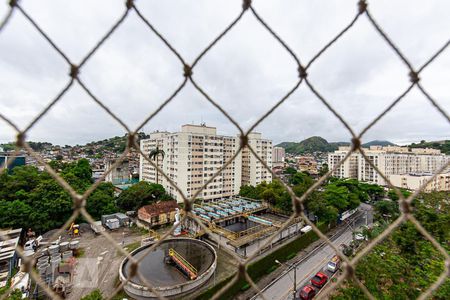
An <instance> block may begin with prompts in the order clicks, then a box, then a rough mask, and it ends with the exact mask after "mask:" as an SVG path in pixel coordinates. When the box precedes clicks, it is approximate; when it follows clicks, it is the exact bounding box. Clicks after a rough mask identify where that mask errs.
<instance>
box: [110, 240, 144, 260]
mask: <svg viewBox="0 0 450 300" xmlns="http://www.w3.org/2000/svg"><path fill="white" fill-rule="evenodd" d="M140 246H141V241H137V242H133V243H130V244H127V245H125V246H123V250H125V251H127V252H128V253H131V252H132V251H134V250H136V249H137V248H139V247H140ZM116 254H117V255H119V256H121V255H122V253H121V252H120V251H119V250H117V252H116Z"/></svg>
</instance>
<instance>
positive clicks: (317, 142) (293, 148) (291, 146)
mask: <svg viewBox="0 0 450 300" xmlns="http://www.w3.org/2000/svg"><path fill="white" fill-rule="evenodd" d="M343 145H349V143H328V141H327V140H326V139H324V138H322V137H320V136H312V137H310V138H307V139H306V140H303V141H301V142H299V143H296V142H283V143H280V144H278V145H277V146H278V147H283V148H284V149H285V150H286V152H287V153H291V154H304V153H313V152H331V151H334V150H337V148H338V146H343Z"/></svg>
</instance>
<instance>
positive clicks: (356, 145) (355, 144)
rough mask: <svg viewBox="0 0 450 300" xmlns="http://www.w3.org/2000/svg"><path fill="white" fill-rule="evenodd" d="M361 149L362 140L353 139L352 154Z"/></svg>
mask: <svg viewBox="0 0 450 300" xmlns="http://www.w3.org/2000/svg"><path fill="white" fill-rule="evenodd" d="M360 147H361V140H360V139H359V138H352V152H354V151H356V150H358V149H359V148H360Z"/></svg>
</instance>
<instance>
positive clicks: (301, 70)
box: [298, 65, 308, 79]
mask: <svg viewBox="0 0 450 300" xmlns="http://www.w3.org/2000/svg"><path fill="white" fill-rule="evenodd" d="M307 76H308V73H307V72H306V69H305V67H303V66H302V65H300V66H299V67H298V77H300V78H302V79H305V78H306V77H307Z"/></svg>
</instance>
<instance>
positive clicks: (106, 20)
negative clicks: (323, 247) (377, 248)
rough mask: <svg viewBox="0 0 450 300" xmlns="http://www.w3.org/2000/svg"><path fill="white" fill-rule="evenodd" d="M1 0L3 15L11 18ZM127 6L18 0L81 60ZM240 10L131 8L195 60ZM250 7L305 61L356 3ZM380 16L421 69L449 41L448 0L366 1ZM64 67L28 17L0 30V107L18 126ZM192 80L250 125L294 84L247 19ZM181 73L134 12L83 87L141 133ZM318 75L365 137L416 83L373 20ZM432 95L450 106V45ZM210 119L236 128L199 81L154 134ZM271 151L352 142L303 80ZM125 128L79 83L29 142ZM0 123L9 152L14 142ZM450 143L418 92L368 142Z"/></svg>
mask: <svg viewBox="0 0 450 300" xmlns="http://www.w3.org/2000/svg"><path fill="white" fill-rule="evenodd" d="M6 2H8V1H2V4H1V6H0V15H1V16H3V15H5V14H6V12H7V10H8V6H7V4H6ZM123 2H124V1H112V0H107V1H92V0H86V1H80V0H77V1H62V0H58V1H55V0H54V1H43V0H39V1H31V0H28V1H25V0H23V1H20V3H21V4H22V6H23V7H24V9H25V10H26V12H27V13H29V14H30V15H31V16H33V18H34V19H35V21H36V22H37V23H38V24H39V25H40V26H41V27H42V29H43V30H44V31H45V32H47V33H48V35H49V36H50V38H51V39H52V40H53V41H54V42H55V43H56V44H57V45H58V46H59V47H60V48H61V49H62V50H63V51H64V52H65V53H66V54H67V55H68V57H69V58H70V60H71V61H73V62H75V63H78V62H79V61H80V60H81V59H82V58H83V56H84V55H85V54H86V53H87V52H88V51H89V50H90V49H91V48H92V47H93V46H94V45H95V44H96V42H97V41H98V40H99V39H100V38H101V37H102V36H103V35H104V34H105V33H106V32H107V31H108V29H109V28H110V27H111V26H112V24H113V23H114V22H115V20H117V19H118V18H119V17H120V16H121V14H122V13H123V11H124V4H123ZM241 2H242V1H230V0H224V1H212V0H204V1H200V0H196V1H167V0H166V1H136V3H137V6H138V7H139V8H140V10H141V12H142V13H143V14H144V15H145V16H146V17H147V18H148V19H149V20H150V22H151V23H152V24H153V25H154V26H155V27H156V28H157V29H158V30H159V31H160V32H161V34H162V35H163V36H164V37H166V38H167V40H168V41H169V42H170V43H171V44H172V45H173V46H174V47H175V48H176V49H177V50H178V51H179V52H180V54H181V55H182V56H183V58H184V59H185V60H186V61H187V62H188V63H191V62H192V61H193V60H194V59H195V57H196V56H197V55H198V54H199V53H200V52H201V51H202V50H203V49H204V48H205V47H206V46H207V45H208V44H209V43H210V42H211V41H212V40H213V39H214V38H215V37H216V36H217V35H218V34H219V33H220V32H221V31H222V30H223V29H224V28H225V27H226V26H227V25H228V24H229V23H230V22H231V21H232V20H233V19H234V18H235V17H236V16H237V15H238V14H239V12H240V10H241ZM253 2H254V4H253V5H254V8H255V9H256V10H257V12H258V13H259V14H260V15H261V17H263V18H264V19H265V20H266V21H267V22H268V24H269V25H270V26H271V27H272V28H273V30H274V31H276V32H277V33H278V34H279V35H280V36H281V37H282V38H283V39H284V40H285V41H286V43H287V44H288V45H289V46H290V47H291V48H292V50H293V51H294V52H295V53H296V54H297V55H298V56H299V58H300V59H301V60H302V62H306V61H309V60H310V59H311V58H312V57H313V56H314V55H315V53H317V52H318V51H319V50H320V49H321V48H322V47H323V46H324V45H325V44H326V43H327V42H328V41H329V40H331V39H332V38H333V37H334V36H335V35H336V34H337V33H338V32H339V31H340V30H341V29H342V28H344V27H345V26H346V25H347V24H348V23H349V22H350V21H351V19H352V18H353V17H354V15H355V13H356V2H357V1H356V0H355V1H342V0H340V1H316V0H315V1H297V0H292V1H286V0H284V1H263V0H259V1H253ZM369 9H370V11H371V13H372V15H373V16H374V17H375V18H376V20H377V21H378V23H379V24H380V25H381V26H382V27H383V28H384V30H385V31H386V32H387V33H388V34H389V36H391V37H392V39H393V40H394V41H395V43H396V44H397V45H398V47H399V48H400V49H401V51H402V52H403V53H404V54H405V55H406V56H407V57H408V59H409V60H410V61H411V63H412V64H413V65H414V66H420V65H422V64H423V63H424V62H425V61H426V60H427V59H428V58H429V57H430V56H431V55H433V54H434V53H435V52H436V51H437V50H438V49H439V48H440V47H442V45H444V44H445V42H446V41H447V40H448V39H450V18H449V17H448V16H449V11H450V2H449V1H444V0H442V1H411V0H409V1H391V0H386V1H369ZM68 70H69V68H68V66H67V64H66V62H65V61H64V60H63V59H62V58H61V57H60V56H59V54H58V53H57V52H56V51H55V50H54V49H52V48H51V47H50V45H49V44H48V42H46V41H45V40H44V38H43V37H42V36H41V35H40V34H39V33H38V32H37V31H36V30H35V29H34V28H33V27H32V26H31V24H30V23H29V22H28V21H27V20H26V19H25V18H24V16H22V15H21V13H19V12H17V11H16V12H15V14H14V15H13V17H12V19H11V21H10V22H9V23H8V25H7V26H6V28H4V30H3V31H2V32H0V112H1V113H2V114H4V115H5V116H6V117H8V118H10V119H11V120H12V121H13V122H15V123H16V124H17V125H18V126H19V127H20V128H25V127H26V125H27V124H28V123H29V122H30V121H31V120H32V119H33V117H34V116H35V115H37V114H38V113H39V112H40V111H41V110H42V109H43V108H44V107H45V106H46V105H47V104H48V103H49V102H50V101H51V100H52V99H53V98H54V97H55V95H57V93H58V92H59V91H60V90H61V89H62V88H63V87H64V86H65V85H66V84H67V82H68V80H69V77H68V75H67V74H68ZM193 72H194V79H195V80H196V81H197V82H198V83H199V84H200V85H201V86H202V87H203V88H204V89H205V91H207V92H208V93H209V94H210V95H211V96H213V98H214V99H215V100H216V101H217V102H218V103H219V104H220V105H222V106H223V108H224V109H225V110H226V111H228V112H229V113H230V115H231V116H232V117H233V118H235V119H236V121H238V122H239V123H240V124H241V125H242V126H243V128H244V129H247V128H249V127H250V126H251V125H252V124H253V123H254V122H255V121H256V120H257V119H258V118H259V117H260V116H261V115H263V114H264V113H265V112H266V111H267V110H269V109H270V107H271V106H273V105H274V104H275V103H276V102H277V101H278V100H279V99H280V98H281V97H282V96H284V94H286V93H287V91H288V90H289V89H291V88H292V87H293V86H294V85H295V83H296V81H297V71H296V65H295V61H294V60H293V59H292V57H291V56H290V55H289V54H288V53H287V52H286V51H285V50H284V49H283V48H282V47H281V45H280V44H279V43H278V42H277V41H276V40H275V39H274V38H273V37H272V36H271V35H270V34H269V33H268V32H267V30H265V29H264V28H263V26H262V25H261V24H260V23H258V22H257V20H256V18H255V17H254V16H253V15H251V14H250V13H247V14H246V15H244V17H243V18H242V20H241V21H240V22H239V23H238V24H237V25H236V27H235V28H234V29H232V30H231V32H229V33H228V34H227V35H226V36H225V37H224V38H223V39H222V40H221V41H220V42H219V43H218V44H217V45H216V46H215V47H214V48H213V49H212V50H211V51H209V52H208V53H207V54H206V55H205V56H204V57H203V59H202V60H201V61H200V62H199V64H198V65H197V66H196V67H195V69H194V71H193ZM182 73H183V72H182V66H181V65H180V62H179V60H178V59H177V58H176V56H175V55H173V53H171V52H170V51H169V49H168V48H167V47H166V46H165V45H164V44H163V42H162V41H161V40H159V39H158V38H157V37H156V36H155V34H153V33H152V32H151V31H150V30H149V29H148V28H147V27H146V26H145V25H144V23H143V22H142V21H141V20H140V19H139V18H138V17H137V15H136V14H135V13H134V12H130V14H129V16H128V18H127V19H126V20H125V21H124V23H123V24H122V25H121V26H120V27H119V28H118V30H117V31H116V32H115V33H114V34H113V35H112V37H111V38H110V39H109V40H108V41H107V42H106V43H105V44H104V45H103V46H102V47H101V48H100V50H99V51H97V53H96V54H95V55H94V56H93V57H92V58H91V59H90V60H89V61H88V62H87V64H86V65H85V66H84V67H83V68H82V70H81V72H80V78H81V79H82V80H83V81H84V82H85V83H86V85H87V86H88V87H89V88H90V89H91V90H92V92H93V93H94V94H95V95H96V96H97V97H98V98H99V99H101V100H102V101H103V102H104V103H105V104H106V105H107V106H108V107H110V109H111V110H112V111H113V112H115V113H116V114H117V115H118V116H119V117H120V118H121V119H122V120H124V122H125V123H127V124H128V125H129V126H130V127H131V128H132V129H134V128H136V126H137V125H138V124H140V122H141V121H142V120H143V119H144V118H145V117H146V116H147V115H149V114H150V113H151V112H153V111H154V110H155V109H156V108H157V107H158V106H159V105H160V104H161V103H162V102H163V101H164V99H166V98H167V97H168V96H169V95H170V94H171V93H172V92H173V91H174V90H175V88H176V87H177V86H178V85H179V84H180V83H181V82H182V80H183V75H182ZM308 74H309V77H308V78H309V79H310V80H311V82H312V83H313V84H314V86H315V87H316V88H317V90H318V91H319V92H320V93H321V94H322V95H323V96H325V97H326V98H327V99H328V100H329V101H330V103H331V104H332V105H333V106H334V107H335V108H336V110H337V111H338V112H339V113H341V114H342V116H343V117H344V118H345V119H346V120H348V122H349V123H350V125H351V126H352V127H354V128H355V130H356V131H360V130H362V129H363V128H364V127H365V126H366V125H367V124H368V123H369V122H370V121H371V120H372V119H373V118H375V117H376V116H377V115H378V114H379V113H380V112H381V111H382V110H383V109H384V108H385V107H386V106H387V105H389V104H390V103H391V102H392V101H393V99H394V98H395V97H397V96H398V95H400V94H401V93H402V92H403V91H404V90H405V89H406V87H407V86H408V84H409V78H408V70H407V69H406V67H405V66H404V64H402V62H401V61H400V60H399V59H398V58H397V56H396V55H395V54H394V52H393V51H392V49H390V48H389V46H388V45H387V44H386V42H385V41H384V40H382V38H381V37H380V36H379V35H378V34H377V33H376V31H375V30H374V28H373V27H372V26H371V24H370V23H369V21H368V20H367V18H366V17H365V16H362V17H361V18H360V19H359V20H358V21H357V23H356V24H355V26H354V27H353V28H352V29H350V31H349V32H347V33H346V34H345V35H344V36H343V38H341V39H340V40H339V41H338V42H337V43H336V44H335V45H334V46H332V47H331V48H330V49H328V50H327V51H326V52H325V53H324V54H323V55H322V56H321V57H320V58H319V59H318V60H317V61H316V62H315V63H314V64H313V65H312V66H311V68H310V70H309V71H308ZM420 77H421V79H422V81H421V82H422V83H423V85H424V87H425V88H426V89H427V90H428V91H429V93H430V94H431V95H433V97H435V98H436V99H437V101H438V102H439V104H440V105H441V106H442V107H443V108H444V110H446V111H447V112H449V111H450V84H449V83H450V49H447V51H445V52H444V53H442V55H441V56H440V57H439V58H438V59H436V60H435V62H433V63H432V64H431V65H430V66H429V67H428V68H427V69H425V71H424V72H423V73H422V74H421V76H420ZM200 122H206V124H207V125H211V126H216V127H217V128H218V131H219V133H222V134H230V135H234V134H236V133H237V129H236V128H235V127H234V125H232V124H231V123H230V122H229V121H228V120H227V119H226V118H225V117H224V116H223V115H222V114H221V113H220V112H219V111H218V110H217V109H216V108H214V107H213V106H212V105H211V104H210V103H208V102H207V101H206V99H204V97H203V96H202V95H201V94H200V93H199V92H198V91H196V90H195V89H194V88H193V86H192V84H189V83H188V84H187V86H186V87H185V88H184V90H182V91H181V92H180V94H179V95H178V96H177V97H176V98H175V99H174V100H173V102H171V103H170V104H169V105H168V106H166V107H165V108H164V109H163V110H162V111H161V113H160V114H158V115H157V116H156V117H155V118H154V119H152V120H151V121H150V122H149V123H148V124H147V125H146V126H145V127H144V131H145V132H151V131H154V130H169V131H176V130H179V128H180V126H181V125H182V124H185V123H195V124H198V123H200ZM257 131H259V132H262V133H263V136H265V137H267V138H271V139H273V140H274V142H276V143H277V142H281V141H300V140H302V139H304V138H307V137H310V136H313V135H319V136H322V137H324V138H326V139H327V140H329V141H348V140H349V139H350V135H349V133H348V131H346V129H345V128H344V127H343V126H342V125H341V124H340V123H339V121H338V120H337V119H336V118H335V117H334V116H333V115H332V114H331V113H330V112H329V111H328V110H327V109H326V107H325V106H324V105H323V104H322V103H321V102H320V101H319V100H318V99H317V98H316V97H315V96H314V95H313V94H312V93H311V91H310V90H309V89H308V88H307V87H306V86H305V85H302V86H301V87H300V88H299V89H298V90H297V91H296V92H295V93H294V94H293V95H292V96H291V97H290V98H289V99H288V100H287V101H286V102H285V103H284V104H283V105H282V106H280V107H279V108H278V109H277V110H276V111H275V112H274V113H273V114H272V115H271V116H270V117H268V118H267V119H266V120H265V121H264V122H263V123H262V124H261V125H259V126H258V127H257ZM124 133H125V131H124V129H123V128H122V127H121V126H120V125H119V124H118V123H116V122H115V121H114V120H113V119H112V118H111V117H110V116H108V115H107V114H106V113H105V112H104V111H103V110H102V109H101V108H100V107H99V106H98V105H97V104H96V103H94V102H93V101H92V100H91V99H90V98H89V96H88V95H87V94H86V93H85V92H84V91H83V90H82V89H81V88H80V87H79V86H78V85H77V84H75V85H74V86H73V87H72V89H71V90H70V91H69V92H68V93H67V94H66V95H65V96H64V97H63V98H62V99H61V101H60V102H59V103H57V104H56V105H55V106H54V107H53V108H52V109H51V110H50V111H49V113H48V114H47V115H46V116H45V117H44V118H43V119H41V120H40V121H39V122H38V123H37V124H36V125H35V126H34V127H33V128H32V129H31V130H30V132H29V134H28V139H29V140H33V141H50V142H52V143H57V144H77V143H80V144H83V143H86V142H89V141H92V140H98V139H104V138H108V137H111V136H115V135H123V134H124ZM14 136H15V133H14V131H13V130H12V129H11V128H10V127H8V125H7V124H6V123H5V122H3V121H2V120H0V143H1V142H7V141H11V140H13V139H14ZM448 138H450V124H449V123H448V122H447V121H446V120H445V119H444V117H443V116H441V115H440V114H439V112H438V111H437V110H436V109H435V108H434V107H432V106H431V105H430V103H429V102H428V101H427V100H426V99H425V97H424V96H423V95H422V94H421V93H420V92H419V91H418V90H417V89H416V88H415V89H414V90H413V91H412V92H411V93H410V94H409V95H408V96H407V97H406V98H404V99H403V101H402V102H400V103H399V104H398V105H397V106H396V107H395V108H394V109H393V110H392V111H391V112H390V113H389V114H388V115H386V116H385V117H384V118H382V119H381V121H380V122H379V123H378V124H376V125H375V126H374V127H373V128H372V129H371V130H370V131H369V132H368V133H367V134H366V135H365V136H364V140H365V141H369V140H373V139H383V140H390V141H393V142H396V143H406V142H411V141H420V140H422V139H425V140H440V139H448Z"/></svg>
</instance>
